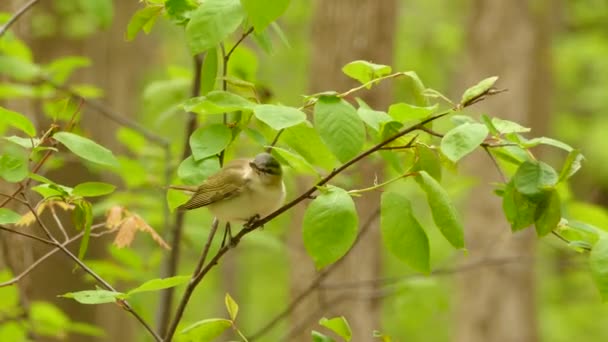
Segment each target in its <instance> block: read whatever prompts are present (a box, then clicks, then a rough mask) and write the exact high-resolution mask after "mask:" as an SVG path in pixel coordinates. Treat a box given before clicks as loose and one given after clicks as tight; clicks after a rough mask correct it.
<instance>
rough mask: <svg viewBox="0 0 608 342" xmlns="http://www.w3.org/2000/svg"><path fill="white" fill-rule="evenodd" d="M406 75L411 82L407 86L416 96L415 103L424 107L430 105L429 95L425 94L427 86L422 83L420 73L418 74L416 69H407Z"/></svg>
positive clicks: (412, 94)
mask: <svg viewBox="0 0 608 342" xmlns="http://www.w3.org/2000/svg"><path fill="white" fill-rule="evenodd" d="M403 75H404V76H407V77H408V78H407V79H409V82H408V83H409V84H408V87H407V90H408V91H409V93H410V95H411V96H412V97H413V98H414V100H415V103H414V104H415V105H417V106H422V107H426V106H428V105H429V100H428V99H427V97H426V96H425V93H424V91H425V90H426V88H425V87H424V84H423V83H422V81H421V80H420V77H418V74H416V72H415V71H406V72H404V73H403Z"/></svg>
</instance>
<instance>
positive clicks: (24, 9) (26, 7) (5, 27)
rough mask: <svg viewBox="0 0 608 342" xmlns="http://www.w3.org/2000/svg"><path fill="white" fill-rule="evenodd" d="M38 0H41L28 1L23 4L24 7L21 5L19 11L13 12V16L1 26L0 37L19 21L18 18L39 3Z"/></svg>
mask: <svg viewBox="0 0 608 342" xmlns="http://www.w3.org/2000/svg"><path fill="white" fill-rule="evenodd" d="M38 1H40V0H30V1H29V2H28V3H26V4H25V5H23V7H21V8H20V9H18V10H17V12H15V13H14V14H13V16H12V17H11V18H10V19H9V20H8V21H7V22H6V24H4V25H3V26H2V27H0V37H2V36H3V35H4V34H5V33H6V31H8V29H9V28H10V27H11V26H12V25H13V24H14V23H16V22H17V20H19V18H20V17H21V16H22V15H24V14H25V13H26V12H27V11H28V10H29V9H30V8H32V7H33V6H34V5H35V4H37V3H38Z"/></svg>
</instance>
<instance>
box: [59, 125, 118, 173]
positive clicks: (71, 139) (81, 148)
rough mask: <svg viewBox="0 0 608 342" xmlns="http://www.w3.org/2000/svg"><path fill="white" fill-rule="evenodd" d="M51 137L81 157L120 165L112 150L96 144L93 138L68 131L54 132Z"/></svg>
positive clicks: (115, 165)
mask: <svg viewBox="0 0 608 342" xmlns="http://www.w3.org/2000/svg"><path fill="white" fill-rule="evenodd" d="M53 138H54V139H55V140H57V141H59V142H60V143H62V144H63V145H64V146H65V147H67V148H68V149H69V150H70V151H72V152H73V153H74V154H75V155H77V156H79V157H81V158H83V159H86V160H88V161H91V162H93V163H97V164H100V165H105V166H111V167H116V168H118V167H119V165H120V164H119V163H118V159H116V157H114V155H113V154H112V151H110V150H108V149H107V148H105V147H103V146H101V145H99V144H97V143H96V142H94V141H93V140H90V139H87V138H84V137H81V136H79V135H76V134H74V133H69V132H58V133H55V134H54V135H53Z"/></svg>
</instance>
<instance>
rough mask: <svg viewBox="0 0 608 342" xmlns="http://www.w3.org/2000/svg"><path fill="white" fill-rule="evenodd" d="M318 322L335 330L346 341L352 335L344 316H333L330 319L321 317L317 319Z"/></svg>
mask: <svg viewBox="0 0 608 342" xmlns="http://www.w3.org/2000/svg"><path fill="white" fill-rule="evenodd" d="M319 324H320V325H322V326H324V327H326V328H327V329H329V330H331V331H333V332H335V333H336V334H338V335H339V336H340V337H342V338H343V339H345V340H346V341H347V342H348V341H350V340H351V338H352V337H353V332H352V330H351V329H350V326H349V325H348V321H347V320H346V318H345V317H344V316H340V317H334V318H330V319H328V318H325V317H323V318H321V320H320V321H319Z"/></svg>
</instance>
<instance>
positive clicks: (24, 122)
mask: <svg viewBox="0 0 608 342" xmlns="http://www.w3.org/2000/svg"><path fill="white" fill-rule="evenodd" d="M0 123H6V124H8V125H9V126H12V127H15V128H17V129H19V130H21V131H22V132H24V133H26V134H27V135H29V136H30V137H33V136H35V135H36V128H35V127H34V124H33V123H32V122H31V121H30V119H28V118H27V117H26V116H25V115H23V114H20V113H17V112H13V111H12V110H8V109H6V108H3V107H0Z"/></svg>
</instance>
